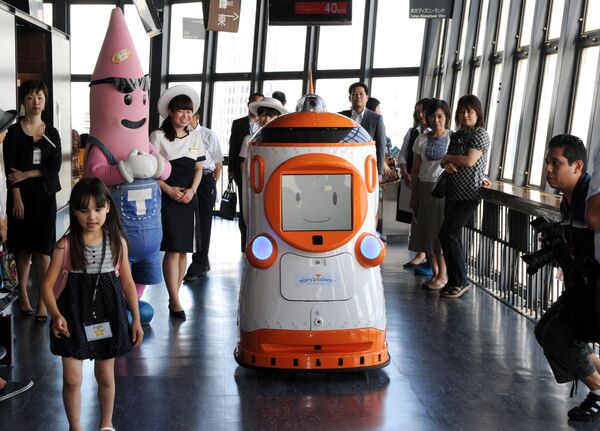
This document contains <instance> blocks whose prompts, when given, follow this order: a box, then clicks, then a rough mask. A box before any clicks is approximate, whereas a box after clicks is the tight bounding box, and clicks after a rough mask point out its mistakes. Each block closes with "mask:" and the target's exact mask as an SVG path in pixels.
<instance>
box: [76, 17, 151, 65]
mask: <svg viewBox="0 0 600 431" xmlns="http://www.w3.org/2000/svg"><path fill="white" fill-rule="evenodd" d="M113 9H114V6H113V5H72V6H71V73H73V74H83V75H89V74H91V73H93V71H94V67H95V66H96V61H97V60H98V55H99V54H100V48H101V47H102V42H104V36H105V35H106V30H107V29H108V22H109V20H110V14H111V11H112V10H113ZM124 15H125V22H126V23H127V27H128V29H129V33H130V34H131V39H132V40H133V44H134V45H135V50H136V52H137V55H138V58H139V59H140V63H141V65H142V70H143V72H144V73H145V74H146V73H148V71H149V70H150V39H149V38H148V36H147V35H146V32H145V31H144V26H143V25H142V22H141V20H140V17H139V15H138V13H137V11H136V9H135V6H133V5H125V14H124ZM90 22H93V23H94V29H95V30H94V31H90Z"/></svg>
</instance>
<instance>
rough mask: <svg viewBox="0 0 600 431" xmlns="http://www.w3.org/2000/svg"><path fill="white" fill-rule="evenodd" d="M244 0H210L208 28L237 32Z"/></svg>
mask: <svg viewBox="0 0 600 431" xmlns="http://www.w3.org/2000/svg"><path fill="white" fill-rule="evenodd" d="M241 7H242V0H210V6H209V11H208V25H207V27H206V29H207V30H210V31H227V32H230V33H237V31H238V27H239V26H240V9H241Z"/></svg>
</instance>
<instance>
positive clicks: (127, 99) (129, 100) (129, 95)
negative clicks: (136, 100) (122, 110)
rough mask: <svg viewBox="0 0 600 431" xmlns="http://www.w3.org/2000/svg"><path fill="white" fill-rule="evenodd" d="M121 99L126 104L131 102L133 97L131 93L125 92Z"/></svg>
mask: <svg viewBox="0 0 600 431" xmlns="http://www.w3.org/2000/svg"><path fill="white" fill-rule="evenodd" d="M123 101H124V102H125V104H126V105H131V102H132V101H133V99H132V98H131V94H126V95H125V96H124V97H123Z"/></svg>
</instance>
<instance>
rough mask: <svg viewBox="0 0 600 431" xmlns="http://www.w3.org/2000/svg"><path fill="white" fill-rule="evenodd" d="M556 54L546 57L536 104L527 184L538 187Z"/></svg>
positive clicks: (546, 137)
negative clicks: (538, 99) (535, 118)
mask: <svg viewBox="0 0 600 431" xmlns="http://www.w3.org/2000/svg"><path fill="white" fill-rule="evenodd" d="M557 57H558V56H557V55H556V54H551V55H547V56H546V59H545V64H544V76H543V77H542V90H541V94H540V102H539V104H538V112H537V120H536V124H535V137H534V141H533V156H532V158H531V167H530V168H529V183H530V184H532V185H535V186H539V185H540V184H541V182H542V169H543V167H544V166H543V159H544V154H545V152H546V142H547V141H548V124H549V121H550V108H551V102H552V87H553V86H554V77H555V75H556V59H557Z"/></svg>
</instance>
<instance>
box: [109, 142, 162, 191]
mask: <svg viewBox="0 0 600 431" xmlns="http://www.w3.org/2000/svg"><path fill="white" fill-rule="evenodd" d="M157 165H158V161H157V160H156V157H154V156H153V155H150V154H146V153H143V152H141V151H138V150H132V151H131V153H129V156H127V160H121V161H120V162H119V163H118V165H117V166H118V168H119V172H120V173H121V175H122V176H123V179H124V180H125V181H127V182H128V183H132V182H133V180H134V179H135V178H153V176H154V174H155V172H156V170H157Z"/></svg>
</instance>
